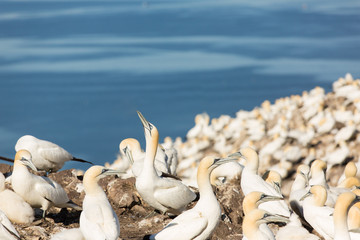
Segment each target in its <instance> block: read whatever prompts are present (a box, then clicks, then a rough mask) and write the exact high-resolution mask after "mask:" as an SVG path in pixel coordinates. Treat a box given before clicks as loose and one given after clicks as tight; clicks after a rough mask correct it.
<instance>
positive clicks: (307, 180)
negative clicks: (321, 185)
mask: <svg viewBox="0 0 360 240" xmlns="http://www.w3.org/2000/svg"><path fill="white" fill-rule="evenodd" d="M300 174H302V175H303V176H304V178H305V184H306V185H305V186H309V175H307V174H305V173H303V172H300Z"/></svg>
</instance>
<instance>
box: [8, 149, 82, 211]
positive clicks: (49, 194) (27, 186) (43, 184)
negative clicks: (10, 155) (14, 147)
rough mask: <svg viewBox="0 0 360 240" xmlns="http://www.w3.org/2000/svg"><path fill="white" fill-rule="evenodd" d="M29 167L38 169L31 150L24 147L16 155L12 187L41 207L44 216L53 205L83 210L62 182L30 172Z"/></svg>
mask: <svg viewBox="0 0 360 240" xmlns="http://www.w3.org/2000/svg"><path fill="white" fill-rule="evenodd" d="M27 167H30V168H31V169H33V170H34V171H36V170H37V169H36V167H35V166H34V164H33V163H32V161H31V154H30V152H29V151H27V150H24V149H22V150H19V151H18V152H16V155H15V160H14V170H13V173H12V176H11V184H12V188H13V189H14V191H15V192H16V193H17V194H19V195H20V196H21V197H22V198H23V199H24V200H25V201H26V202H27V203H29V204H30V206H32V207H34V208H41V209H42V210H43V217H45V214H46V211H47V210H48V209H49V208H50V207H52V206H55V207H59V208H67V207H71V208H74V209H76V210H81V208H80V207H79V206H77V205H76V204H74V203H73V202H71V201H70V200H69V198H68V196H67V194H66V192H65V190H64V189H63V188H62V187H61V185H60V184H58V183H57V182H55V181H54V180H52V179H50V178H47V177H40V176H37V175H34V174H32V173H30V172H29V170H28V169H27Z"/></svg>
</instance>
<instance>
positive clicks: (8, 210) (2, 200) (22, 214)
mask: <svg viewBox="0 0 360 240" xmlns="http://www.w3.org/2000/svg"><path fill="white" fill-rule="evenodd" d="M0 210H2V211H3V212H4V213H5V214H6V216H7V217H8V218H9V219H10V220H11V221H12V222H15V223H20V224H21V223H23V224H28V223H31V222H32V221H33V220H34V218H35V216H34V214H35V213H34V209H32V207H31V206H30V205H29V204H28V203H27V202H25V201H24V199H23V198H22V197H20V196H19V195H18V194H16V193H15V192H13V191H11V190H9V189H5V177H4V175H3V174H2V173H1V172H0Z"/></svg>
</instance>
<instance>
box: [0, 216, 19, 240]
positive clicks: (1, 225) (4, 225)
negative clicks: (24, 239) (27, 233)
mask: <svg viewBox="0 0 360 240" xmlns="http://www.w3.org/2000/svg"><path fill="white" fill-rule="evenodd" d="M0 239H1V240H20V235H19V233H18V232H17V231H16V229H15V228H14V226H13V225H12V224H11V222H10V220H9V219H8V218H7V217H6V215H5V213H4V212H2V211H1V210H0Z"/></svg>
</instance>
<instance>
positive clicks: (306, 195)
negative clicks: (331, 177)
mask: <svg viewBox="0 0 360 240" xmlns="http://www.w3.org/2000/svg"><path fill="white" fill-rule="evenodd" d="M311 194H312V193H311V192H310V191H309V192H307V193H306V194H305V195H304V196H302V197H301V198H300V201H303V200H304V199H305V198H307V197H308V196H310V195H311Z"/></svg>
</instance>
